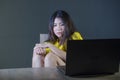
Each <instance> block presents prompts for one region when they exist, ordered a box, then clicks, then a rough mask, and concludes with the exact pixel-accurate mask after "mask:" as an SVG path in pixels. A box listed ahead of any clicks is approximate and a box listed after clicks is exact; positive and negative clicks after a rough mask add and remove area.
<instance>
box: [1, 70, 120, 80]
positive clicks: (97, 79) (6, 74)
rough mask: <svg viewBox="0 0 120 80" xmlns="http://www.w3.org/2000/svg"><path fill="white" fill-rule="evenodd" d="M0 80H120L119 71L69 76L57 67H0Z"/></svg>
mask: <svg viewBox="0 0 120 80" xmlns="http://www.w3.org/2000/svg"><path fill="white" fill-rule="evenodd" d="M0 80H120V72H119V73H115V74H113V75H104V76H94V77H69V76H66V75H64V74H62V73H61V72H60V71H59V70H58V69H57V68H14V69H0Z"/></svg>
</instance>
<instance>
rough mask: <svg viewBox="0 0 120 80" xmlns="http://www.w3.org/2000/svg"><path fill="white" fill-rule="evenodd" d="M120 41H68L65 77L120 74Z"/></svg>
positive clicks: (61, 69) (64, 69) (61, 68)
mask: <svg viewBox="0 0 120 80" xmlns="http://www.w3.org/2000/svg"><path fill="white" fill-rule="evenodd" d="M119 48H120V39H94V40H68V42H67V55H66V66H62V67H58V69H59V70H60V71H62V72H63V73H64V74H65V75H68V76H79V75H96V74H98V75H99V74H113V73H116V72H119V53H120V49H119Z"/></svg>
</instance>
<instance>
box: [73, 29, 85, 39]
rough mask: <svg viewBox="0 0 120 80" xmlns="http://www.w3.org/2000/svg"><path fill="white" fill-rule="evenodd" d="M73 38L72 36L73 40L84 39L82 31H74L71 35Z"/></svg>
mask: <svg viewBox="0 0 120 80" xmlns="http://www.w3.org/2000/svg"><path fill="white" fill-rule="evenodd" d="M71 38H72V40H83V38H82V36H81V34H80V32H77V31H76V32H74V33H73V34H72V35H71Z"/></svg>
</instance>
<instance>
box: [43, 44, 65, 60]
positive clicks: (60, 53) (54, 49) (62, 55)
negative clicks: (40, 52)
mask: <svg viewBox="0 0 120 80" xmlns="http://www.w3.org/2000/svg"><path fill="white" fill-rule="evenodd" d="M43 47H48V48H50V50H51V51H52V52H53V53H54V54H55V55H57V56H58V57H60V58H61V59H63V60H64V61H66V52H65V51H63V50H60V49H59V48H57V47H56V46H54V45H53V44H51V43H44V44H43Z"/></svg>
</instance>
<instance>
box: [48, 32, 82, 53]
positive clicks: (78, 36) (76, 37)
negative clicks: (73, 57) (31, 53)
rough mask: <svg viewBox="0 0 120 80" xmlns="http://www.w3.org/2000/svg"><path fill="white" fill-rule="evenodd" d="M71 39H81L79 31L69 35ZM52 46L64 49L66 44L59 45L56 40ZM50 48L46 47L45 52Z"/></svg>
mask: <svg viewBox="0 0 120 80" xmlns="http://www.w3.org/2000/svg"><path fill="white" fill-rule="evenodd" d="M71 40H83V38H82V36H81V34H80V33H79V32H74V33H73V34H72V35H71ZM53 45H54V46H56V47H58V48H59V49H61V50H63V51H66V44H63V45H60V44H59V42H58V41H56V42H55V43H54V44H53ZM49 52H50V49H49V48H46V53H49Z"/></svg>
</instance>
